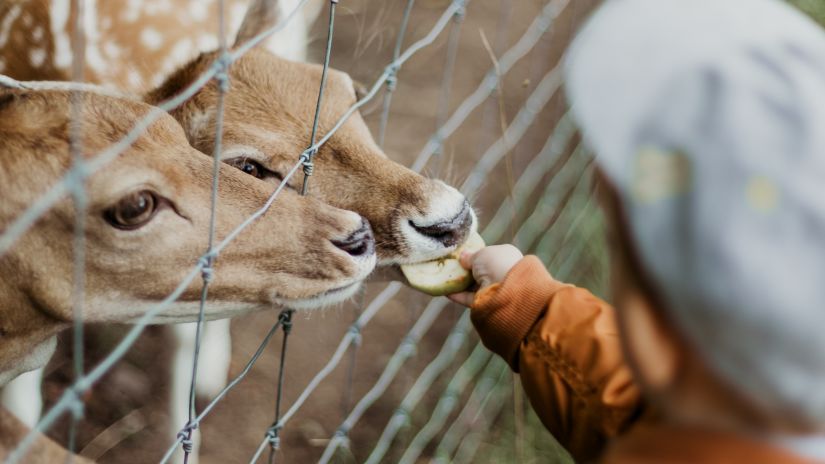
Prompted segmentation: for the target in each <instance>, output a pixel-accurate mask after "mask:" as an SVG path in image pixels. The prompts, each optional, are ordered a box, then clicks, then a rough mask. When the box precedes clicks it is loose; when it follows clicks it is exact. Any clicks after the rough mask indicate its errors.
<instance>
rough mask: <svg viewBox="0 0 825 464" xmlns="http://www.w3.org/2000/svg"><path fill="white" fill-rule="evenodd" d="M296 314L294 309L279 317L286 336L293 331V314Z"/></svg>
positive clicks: (284, 312)
mask: <svg viewBox="0 0 825 464" xmlns="http://www.w3.org/2000/svg"><path fill="white" fill-rule="evenodd" d="M294 312H295V311H294V310H292V309H287V310H286V311H283V312H282V313H281V315H280V316H278V319H279V320H280V321H281V328H282V329H283V331H284V333H285V334H288V333H289V332H290V331H291V330H292V313H294Z"/></svg>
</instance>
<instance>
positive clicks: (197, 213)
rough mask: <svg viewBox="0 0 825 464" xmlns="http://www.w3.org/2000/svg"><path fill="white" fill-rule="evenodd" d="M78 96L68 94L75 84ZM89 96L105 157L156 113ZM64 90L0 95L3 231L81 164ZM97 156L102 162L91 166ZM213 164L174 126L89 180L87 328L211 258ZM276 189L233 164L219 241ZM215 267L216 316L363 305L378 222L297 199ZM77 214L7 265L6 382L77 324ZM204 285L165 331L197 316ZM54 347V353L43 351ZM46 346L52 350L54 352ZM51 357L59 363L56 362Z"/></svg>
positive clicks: (121, 318)
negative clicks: (356, 300)
mask: <svg viewBox="0 0 825 464" xmlns="http://www.w3.org/2000/svg"><path fill="white" fill-rule="evenodd" d="M64 86H65V85H64ZM84 88H85V89H86V90H83V91H80V90H76V89H77V88H76V87H75V90H73V92H79V94H78V95H79V100H80V103H81V108H82V110H81V120H82V123H81V133H82V137H81V146H82V150H83V152H84V153H89V154H94V153H97V152H99V151H100V150H102V149H104V148H105V147H107V146H109V145H110V144H112V143H113V142H116V141H117V140H119V139H120V138H121V137H123V136H124V135H125V134H126V133H127V131H128V130H129V129H130V128H131V127H132V125H133V124H134V121H135V120H137V119H139V118H140V117H141V116H143V115H144V114H146V113H147V112H148V111H149V110H150V107H149V106H148V105H146V104H144V103H141V102H138V101H133V100H129V99H126V98H118V97H115V96H111V95H105V94H102V93H96V92H94V91H90V90H88V87H84ZM70 95H71V92H70V91H68V90H65V89H54V88H49V89H38V90H21V89H14V90H11V89H0V198H3V201H2V202H0V232H1V231H2V230H4V229H5V228H6V227H7V226H8V224H10V223H11V221H12V220H14V219H15V218H16V217H18V216H19V214H20V213H21V212H22V211H23V210H24V209H25V208H26V207H27V206H28V205H30V204H31V203H32V202H33V201H34V200H35V199H37V198H38V197H39V196H40V195H41V194H42V193H43V192H44V191H45V190H46V189H47V188H48V187H49V186H50V185H52V184H54V183H55V182H57V181H58V179H59V178H60V177H61V176H63V175H65V174H66V172H67V170H68V169H69V167H70V165H71V156H70V150H69V122H70V120H69V115H70V114H71V112H70ZM89 156H91V155H89ZM210 164H211V160H210V158H209V157H207V156H205V155H204V154H202V153H200V152H198V151H197V150H195V149H193V148H191V147H190V146H189V144H188V143H187V141H186V138H185V136H184V134H183V132H182V131H181V129H180V126H179V125H178V124H177V123H176V122H175V120H174V119H172V118H171V117H169V116H168V115H163V116H162V117H161V118H160V119H159V120H157V121H156V122H155V123H153V124H152V125H151V126H150V127H149V129H148V130H147V131H146V132H145V133H144V134H143V135H142V136H141V137H140V138H139V139H138V140H137V141H136V142H135V143H134V144H133V145H132V146H131V147H130V148H129V149H127V150H126V151H125V152H124V153H122V154H121V155H119V156H118V157H117V158H116V159H115V160H114V161H113V162H111V163H110V164H109V165H107V166H106V167H105V168H103V169H102V170H101V171H99V172H97V173H94V174H92V175H91V176H90V177H89V178H87V179H86V184H85V185H86V191H87V196H88V202H89V204H88V209H87V210H86V213H85V214H86V220H85V223H86V225H85V227H86V237H87V241H86V249H85V254H86V261H85V262H86V284H85V302H84V306H83V319H84V321H87V322H130V321H134V320H135V319H137V318H139V317H140V316H141V315H143V314H144V313H145V311H146V310H147V309H149V308H150V307H151V306H152V305H153V303H156V302H157V301H159V300H161V299H163V298H165V297H166V296H167V295H168V294H169V293H170V292H171V291H172V290H173V289H174V288H175V287H176V286H177V285H178V283H179V282H180V281H181V280H182V278H183V277H184V275H186V274H187V272H189V271H190V270H191V269H192V266H193V265H194V264H195V263H196V261H197V259H198V257H199V256H200V255H202V254H203V253H204V251H205V250H206V247H207V237H208V225H209V218H210V195H211V173H210ZM273 186H274V185H273V183H271V182H266V181H262V180H259V179H256V178H255V177H253V176H250V175H247V174H244V173H242V172H241V171H239V170H237V169H235V168H233V167H230V166H228V165H222V166H221V167H220V188H219V190H218V202H217V211H216V214H217V216H216V217H217V224H216V237H217V239H218V240H220V239H221V238H222V237H226V236H227V235H228V234H229V233H230V232H231V231H232V230H233V229H234V228H235V227H236V226H237V225H238V224H240V223H241V222H242V221H244V220H245V219H246V218H248V217H249V216H250V215H252V214H253V213H254V212H255V211H256V210H257V209H258V208H260V207H261V206H262V205H263V204H264V203H265V202H266V200H267V198H268V197H269V196H270V194H271V193H272V190H273ZM282 195H283V197H281V198H277V199H276V201H275V202H274V203H273V204H272V206H271V208H270V209H269V210H268V211H267V212H266V213H265V214H264V215H263V216H262V217H260V219H258V220H257V221H256V222H254V223H252V225H251V226H250V227H249V228H248V229H246V230H244V231H243V232H242V233H241V234H240V235H238V236H237V239H236V240H235V241H233V242H231V243H230V244H229V245H228V246H227V247H226V248H225V249H224V250H223V251H222V252H221V254H220V255H219V257H218V259H217V261H216V262H215V265H214V266H215V277H214V280H213V281H212V282H211V284H210V286H209V304H208V305H207V306H206V312H207V318H210V319H214V318H221V317H228V316H231V315H234V314H238V313H240V312H243V311H249V310H251V309H253V308H256V307H260V305H262V304H263V305H267V304H272V303H276V304H283V305H289V306H290V307H295V308H309V307H317V306H320V305H322V304H326V303H331V302H335V301H340V300H342V299H344V298H348V297H349V296H351V295H352V294H353V293H354V292H355V290H356V288H357V286H358V285H359V284H360V282H361V281H362V280H363V279H364V278H365V277H366V276H367V275H368V274H369V273H370V272H371V271H372V269H373V267H374V266H375V261H376V258H375V254H374V242H373V238H372V233H371V231H370V228H369V225H368V223H367V222H366V221H365V220H363V219H362V218H361V217H360V216H359V215H358V214H356V213H353V212H349V211H343V210H340V209H336V208H334V207H331V206H329V205H326V204H324V203H322V202H320V201H318V200H317V199H314V198H309V197H300V196H299V195H297V194H296V193H295V192H292V191H289V190H284V191H283V192H282ZM76 214H77V212H76V210H75V207H74V204H73V202H72V201H71V199H69V198H66V199H64V200H62V201H60V202H59V203H58V204H57V205H56V206H55V207H54V208H53V209H51V210H50V211H49V212H48V213H46V214H45V215H44V216H43V217H42V218H41V219H40V220H39V221H38V222H37V223H36V224H35V225H34V226H33V227H32V228H31V229H30V230H29V231H27V233H26V234H25V235H24V236H23V237H22V238H20V239H19V241H18V242H17V243H16V244H15V245H14V246H13V248H11V249H10V250H9V251H7V252H6V253H5V254H4V255H2V256H0V340H2V343H0V372H2V371H5V374H7V375H5V376H4V375H3V374H2V373H0V380H8V378H10V377H13V375H16V373H19V372H21V371H23V370H25V369H26V368H32V367H33V366H32V363H31V362H24V361H25V360H26V359H28V358H29V357H30V356H31V355H32V353H34V352H35V351H36V350H33V349H32V347H33V346H41V350H40V351H39V352H38V354H37V355H36V356H35V357H36V358H38V359H36V360H35V361H36V362H35V364H37V363H40V362H42V361H43V356H44V353H47V354H48V353H49V352H50V351H51V349H50V348H49V346H52V347H53V335H54V334H55V332H56V331H57V330H60V329H61V328H63V327H64V326H66V324H67V323H69V322H70V321H71V320H72V318H73V315H72V308H71V294H72V262H73V250H72V234H73V224H74V222H75V216H76ZM200 287H201V282H200V281H199V279H198V281H196V282H193V283H192V284H191V285H190V286H189V287H188V288H187V289H186V290H185V292H184V293H183V296H182V297H181V298H180V301H178V302H177V303H175V304H174V305H173V306H172V307H171V308H170V309H169V310H168V311H166V312H164V313H162V315H161V316H160V317H159V318H158V319H157V321H158V322H182V321H192V320H195V319H196V318H197V314H198V304H197V302H198V299H199V295H200ZM44 344H45V345H44ZM44 347H45V348H44ZM46 359H47V356H46Z"/></svg>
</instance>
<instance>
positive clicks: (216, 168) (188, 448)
mask: <svg viewBox="0 0 825 464" xmlns="http://www.w3.org/2000/svg"><path fill="white" fill-rule="evenodd" d="M225 13H226V8H225V4H224V0H218V24H217V28H218V42H219V44H220V56H221V58H220V59H219V62H220V63H222V64H223V67H222V68H221V69H219V70H218V71H217V73H216V74H215V80H216V81H217V82H218V101H217V108H216V112H215V146H214V149H213V152H212V187H211V192H210V204H209V231H208V239H207V245H206V254H205V255H204V256H205V257H206V259H205V260H204V265H203V269H201V280H202V281H203V284H202V286H201V295H200V301H199V302H198V321H197V324H196V326H195V327H196V328H195V350H194V354H193V356H192V377H191V379H190V382H189V405H188V420H187V422H186V424H185V425H184V427H183V429H181V430H180V431H179V432H178V435H180V436H181V445H182V447H183V453H184V454H183V464H187V463H188V462H189V456H190V454H191V453H192V451H193V441H192V435H193V434H194V433H196V428H197V424H195V423H194V422H193V421H194V418H195V416H196V412H195V385H196V383H197V379H198V361H199V360H200V350H201V342H202V340H203V326H204V321H203V317H204V312H205V311H206V302H207V299H208V296H209V283H210V282H211V281H212V279H213V278H214V269H213V267H212V266H213V265H214V262H215V258H214V255H213V246H214V243H215V224H216V221H217V205H218V185H219V174H220V162H221V151H222V145H223V120H224V103H225V99H226V93H227V91H228V90H229V72H228V71H229V69H228V68H229V64H228V63H227V60H226V56H227V46H226V22H225V18H224V15H225Z"/></svg>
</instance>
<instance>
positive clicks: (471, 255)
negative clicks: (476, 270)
mask: <svg viewBox="0 0 825 464" xmlns="http://www.w3.org/2000/svg"><path fill="white" fill-rule="evenodd" d="M476 253H478V252H472V251H462V252H461V255H460V256H459V257H458V262H459V263H461V267H463V268H464V269H468V270H469V269H472V268H473V260H475V256H476Z"/></svg>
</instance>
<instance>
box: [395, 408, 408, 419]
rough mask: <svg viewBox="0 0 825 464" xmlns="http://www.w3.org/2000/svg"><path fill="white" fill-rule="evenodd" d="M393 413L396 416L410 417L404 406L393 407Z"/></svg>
mask: <svg viewBox="0 0 825 464" xmlns="http://www.w3.org/2000/svg"><path fill="white" fill-rule="evenodd" d="M395 415H396V416H398V417H403V418H404V419H405V420H409V419H410V412H409V411H407V409H406V408H403V407H398V408H396V409H395Z"/></svg>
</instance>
